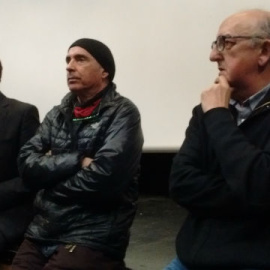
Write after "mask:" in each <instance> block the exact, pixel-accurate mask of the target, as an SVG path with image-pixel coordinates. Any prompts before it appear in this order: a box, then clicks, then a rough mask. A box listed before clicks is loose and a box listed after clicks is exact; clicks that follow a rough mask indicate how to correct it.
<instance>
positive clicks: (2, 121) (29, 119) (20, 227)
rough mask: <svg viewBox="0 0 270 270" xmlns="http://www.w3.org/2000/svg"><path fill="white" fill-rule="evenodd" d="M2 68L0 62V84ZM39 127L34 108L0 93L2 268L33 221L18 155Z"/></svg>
mask: <svg viewBox="0 0 270 270" xmlns="http://www.w3.org/2000/svg"><path fill="white" fill-rule="evenodd" d="M2 71H3V67H2V64H1V61H0V81H1V78H2ZM38 126H39V113H38V110H37V108H36V107H35V106H33V105H31V104H27V103H23V102H21V101H18V100H15V99H10V98H7V97H6V96H5V95H4V94H3V93H2V92H1V91H0V264H1V263H3V260H5V261H7V260H8V259H9V258H8V257H9V255H10V254H9V253H7V251H10V250H12V249H13V248H14V246H16V245H18V244H19V243H20V241H21V239H22V238H23V234H24V231H25V229H26V227H27V225H28V223H29V221H30V220H31V219H32V215H33V209H32V199H33V194H31V193H29V191H28V190H27V189H26V188H25V187H24V186H23V184H22V181H21V178H20V177H19V173H18V169H17V155H18V152H19V150H20V148H21V146H22V145H23V144H24V143H25V142H26V141H28V140H29V139H30V138H31V137H32V136H33V135H34V134H35V132H36V130H37V128H38Z"/></svg>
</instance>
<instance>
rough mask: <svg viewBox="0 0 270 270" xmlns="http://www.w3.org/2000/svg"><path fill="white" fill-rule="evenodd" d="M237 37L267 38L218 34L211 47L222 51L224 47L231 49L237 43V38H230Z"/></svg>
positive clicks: (250, 37)
mask: <svg viewBox="0 0 270 270" xmlns="http://www.w3.org/2000/svg"><path fill="white" fill-rule="evenodd" d="M237 38H243V39H253V38H259V39H265V38H264V37H261V36H230V35H226V36H223V35H221V36H218V37H217V39H216V40H215V41H213V42H212V44H211V49H212V50H213V49H217V51H219V52H222V51H223V50H224V49H230V48H231V47H232V46H233V45H234V44H236V41H235V40H229V39H237Z"/></svg>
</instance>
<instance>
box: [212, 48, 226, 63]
mask: <svg viewBox="0 0 270 270" xmlns="http://www.w3.org/2000/svg"><path fill="white" fill-rule="evenodd" d="M222 58H223V55H222V52H219V51H218V50H217V49H216V48H213V49H212V50H211V52H210V56H209V59H210V61H211V62H217V61H219V60H221V59H222Z"/></svg>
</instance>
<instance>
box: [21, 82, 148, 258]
mask: <svg viewBox="0 0 270 270" xmlns="http://www.w3.org/2000/svg"><path fill="white" fill-rule="evenodd" d="M108 88H109V89H107V91H106V92H105V94H104V96H103V98H102V101H101V103H100V106H99V107H98V108H97V109H96V110H95V111H94V112H93V114H92V118H90V119H88V120H84V121H73V120H72V110H73V106H74V100H75V98H76V97H75V96H74V95H73V94H72V93H69V94H67V95H66V97H64V99H63V101H62V104H61V105H60V106H56V107H54V108H53V109H52V110H51V111H50V112H49V113H48V114H47V116H46V117H45V119H44V121H43V123H42V125H41V127H40V129H39V130H38V132H37V134H36V136H34V137H33V138H32V139H31V140H30V141H29V142H28V143H27V144H26V145H25V146H24V147H23V148H22V150H21V153H20V157H19V170H20V173H21V175H22V177H23V179H24V181H25V184H26V185H27V186H28V187H29V188H31V189H34V190H39V192H38V194H37V197H36V200H35V206H36V208H37V211H38V214H37V215H36V216H35V218H34V220H33V222H32V223H31V224H30V226H29V228H28V230H27V233H26V237H27V238H30V239H32V240H35V241H39V242H41V243H53V244H55V243H70V244H71V243H72V244H78V245H83V246H89V247H92V248H94V249H98V250H102V251H103V252H105V253H107V254H109V255H111V256H114V257H118V258H123V257H124V255H125V251H126V248H127V245H128V240H129V228H130V226H131V224H132V221H133V218H134V215H135V211H136V200H137V196H138V190H137V178H138V169H139V162H140V156H141V151H142V145H143V136H142V131H141V122H140V114H139V112H138V110H137V108H136V106H135V105H134V104H133V103H132V102H131V101H130V100H128V99H126V98H124V97H122V96H121V95H119V94H118V93H117V92H116V91H115V85H111V86H110V87H108ZM48 151H51V152H52V155H48V154H46V153H48ZM84 156H88V157H91V158H93V162H92V163H91V164H90V166H89V167H87V168H84V169H81V165H80V159H81V158H82V157H84Z"/></svg>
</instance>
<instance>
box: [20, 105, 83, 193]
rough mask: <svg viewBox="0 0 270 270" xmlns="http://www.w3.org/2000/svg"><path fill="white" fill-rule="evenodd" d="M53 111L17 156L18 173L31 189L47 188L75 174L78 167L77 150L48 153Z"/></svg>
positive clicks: (78, 157)
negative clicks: (54, 153) (55, 153)
mask: <svg viewBox="0 0 270 270" xmlns="http://www.w3.org/2000/svg"><path fill="white" fill-rule="evenodd" d="M53 117H55V114H54V111H53V110H52V111H50V112H49V113H48V114H47V116H46V117H45V119H44V121H43V122H42V124H41V125H40V127H39V129H38V131H37V133H36V134H35V136H34V137H32V138H31V140H29V141H28V142H27V143H26V144H25V145H24V146H23V147H22V148H21V151H20V154H19V158H18V167H19V172H20V175H21V176H22V178H23V181H24V183H25V185H26V186H27V187H28V188H30V189H32V190H39V189H43V188H49V187H52V186H53V185H56V183H57V182H59V181H62V180H63V179H66V178H67V177H69V176H71V175H73V174H75V173H76V172H77V171H78V169H79V163H80V162H79V160H80V153H79V152H76V151H74V152H71V153H60V154H57V155H49V154H48V151H50V150H51V129H52V128H53V127H52V119H53Z"/></svg>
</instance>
